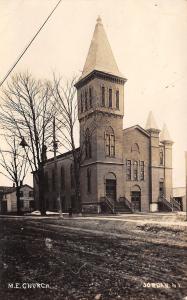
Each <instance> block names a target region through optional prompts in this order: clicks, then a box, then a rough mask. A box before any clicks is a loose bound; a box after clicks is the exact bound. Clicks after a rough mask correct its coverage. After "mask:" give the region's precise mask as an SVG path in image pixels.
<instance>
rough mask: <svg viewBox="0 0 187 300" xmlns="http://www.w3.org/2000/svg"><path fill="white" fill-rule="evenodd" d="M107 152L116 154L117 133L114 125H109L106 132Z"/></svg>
mask: <svg viewBox="0 0 187 300" xmlns="http://www.w3.org/2000/svg"><path fill="white" fill-rule="evenodd" d="M105 154H106V156H111V157H114V156H115V135H114V130H113V128H112V127H108V128H107V130H106V132H105Z"/></svg>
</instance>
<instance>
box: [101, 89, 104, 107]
mask: <svg viewBox="0 0 187 300" xmlns="http://www.w3.org/2000/svg"><path fill="white" fill-rule="evenodd" d="M101 93H102V95H101V103H102V106H105V87H104V86H102V88H101Z"/></svg>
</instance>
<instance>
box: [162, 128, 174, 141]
mask: <svg viewBox="0 0 187 300" xmlns="http://www.w3.org/2000/svg"><path fill="white" fill-rule="evenodd" d="M160 142H161V143H164V142H167V143H168V142H169V143H173V141H172V139H171V137H170V134H169V131H168V128H167V125H166V124H164V126H163V128H162V131H161V134H160Z"/></svg>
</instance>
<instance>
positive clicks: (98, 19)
mask: <svg viewBox="0 0 187 300" xmlns="http://www.w3.org/2000/svg"><path fill="white" fill-rule="evenodd" d="M97 24H102V20H101V17H100V16H98V18H97Z"/></svg>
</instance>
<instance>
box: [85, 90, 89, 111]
mask: <svg viewBox="0 0 187 300" xmlns="http://www.w3.org/2000/svg"><path fill="white" fill-rule="evenodd" d="M87 109H88V98H87V91H85V110H87Z"/></svg>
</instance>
